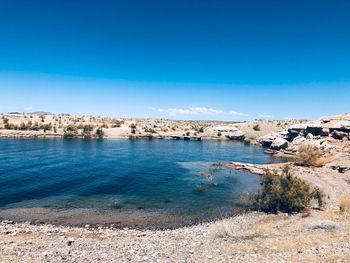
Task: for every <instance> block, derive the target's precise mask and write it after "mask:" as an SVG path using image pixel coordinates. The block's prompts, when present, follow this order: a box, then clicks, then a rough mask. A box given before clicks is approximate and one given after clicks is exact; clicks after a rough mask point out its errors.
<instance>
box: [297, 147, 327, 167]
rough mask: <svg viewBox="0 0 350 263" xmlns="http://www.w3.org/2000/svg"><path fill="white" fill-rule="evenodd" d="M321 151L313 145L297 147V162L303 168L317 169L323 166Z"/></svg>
mask: <svg viewBox="0 0 350 263" xmlns="http://www.w3.org/2000/svg"><path fill="white" fill-rule="evenodd" d="M322 155H323V153H322V151H321V150H320V149H319V148H318V147H317V146H315V145H312V144H309V143H306V144H302V145H300V146H299V149H298V153H297V162H298V164H300V165H304V166H314V167H319V166H322V165H323V159H322V158H321V157H322Z"/></svg>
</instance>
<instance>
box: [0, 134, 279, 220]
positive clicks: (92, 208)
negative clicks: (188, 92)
mask: <svg viewBox="0 0 350 263" xmlns="http://www.w3.org/2000/svg"><path fill="white" fill-rule="evenodd" d="M227 161H238V162H251V163H269V162H273V161H274V160H273V159H272V157H271V156H269V155H266V154H264V153H263V150H262V149H260V148H258V147H254V146H249V147H248V146H245V145H243V144H241V143H235V142H230V141H201V142H197V141H172V140H152V141H142V140H140V141H129V140H103V141H95V140H92V141H84V140H54V139H52V140H27V139H20V140H16V139H2V140H0V217H2V218H6V219H14V220H30V221H35V222H51V223H58V224H74V225H76V224H87V223H89V224H105V223H106V224H107V223H108V224H109V223H115V224H116V225H135V226H143V225H155V224H161V225H164V226H168V225H172V224H178V223H179V222H194V221H196V220H199V219H203V218H211V217H216V216H218V215H223V214H226V213H232V212H234V211H238V209H239V208H240V207H241V205H242V200H241V196H242V195H244V194H247V193H250V192H255V191H257V190H258V188H259V178H258V177H257V176H256V175H252V174H250V173H248V172H244V171H232V170H227V169H220V170H218V171H216V172H215V179H214V181H213V182H212V183H209V182H208V180H206V179H205V178H203V177H201V176H200V174H201V173H202V172H204V173H207V174H208V173H209V167H210V166H211V165H212V163H213V162H227ZM203 189H204V190H203Z"/></svg>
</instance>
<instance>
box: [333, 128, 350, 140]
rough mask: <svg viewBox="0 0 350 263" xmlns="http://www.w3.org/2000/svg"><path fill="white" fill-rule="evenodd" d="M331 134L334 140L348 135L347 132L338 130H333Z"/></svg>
mask: <svg viewBox="0 0 350 263" xmlns="http://www.w3.org/2000/svg"><path fill="white" fill-rule="evenodd" d="M331 135H332V137H333V138H334V139H336V140H342V139H343V138H348V137H349V133H347V132H343V131H338V130H334V131H333V132H332V134H331Z"/></svg>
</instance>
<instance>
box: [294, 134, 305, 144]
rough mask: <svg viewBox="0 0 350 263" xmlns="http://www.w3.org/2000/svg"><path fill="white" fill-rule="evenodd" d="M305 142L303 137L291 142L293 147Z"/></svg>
mask: <svg viewBox="0 0 350 263" xmlns="http://www.w3.org/2000/svg"><path fill="white" fill-rule="evenodd" d="M305 141H306V139H305V138H304V137H303V136H298V137H296V138H295V139H294V140H293V142H292V143H293V145H300V144H303V143H304V142H305Z"/></svg>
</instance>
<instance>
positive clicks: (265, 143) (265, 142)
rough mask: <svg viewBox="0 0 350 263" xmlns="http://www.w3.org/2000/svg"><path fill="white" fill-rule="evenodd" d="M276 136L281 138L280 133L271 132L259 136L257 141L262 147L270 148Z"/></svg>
mask: <svg viewBox="0 0 350 263" xmlns="http://www.w3.org/2000/svg"><path fill="white" fill-rule="evenodd" d="M277 138H281V134H279V133H272V134H269V135H266V136H263V137H260V138H259V139H258V142H259V143H260V144H261V146H262V147H266V148H270V146H271V145H272V142H273V141H274V140H275V139H277ZM281 139H283V138H281Z"/></svg>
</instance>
